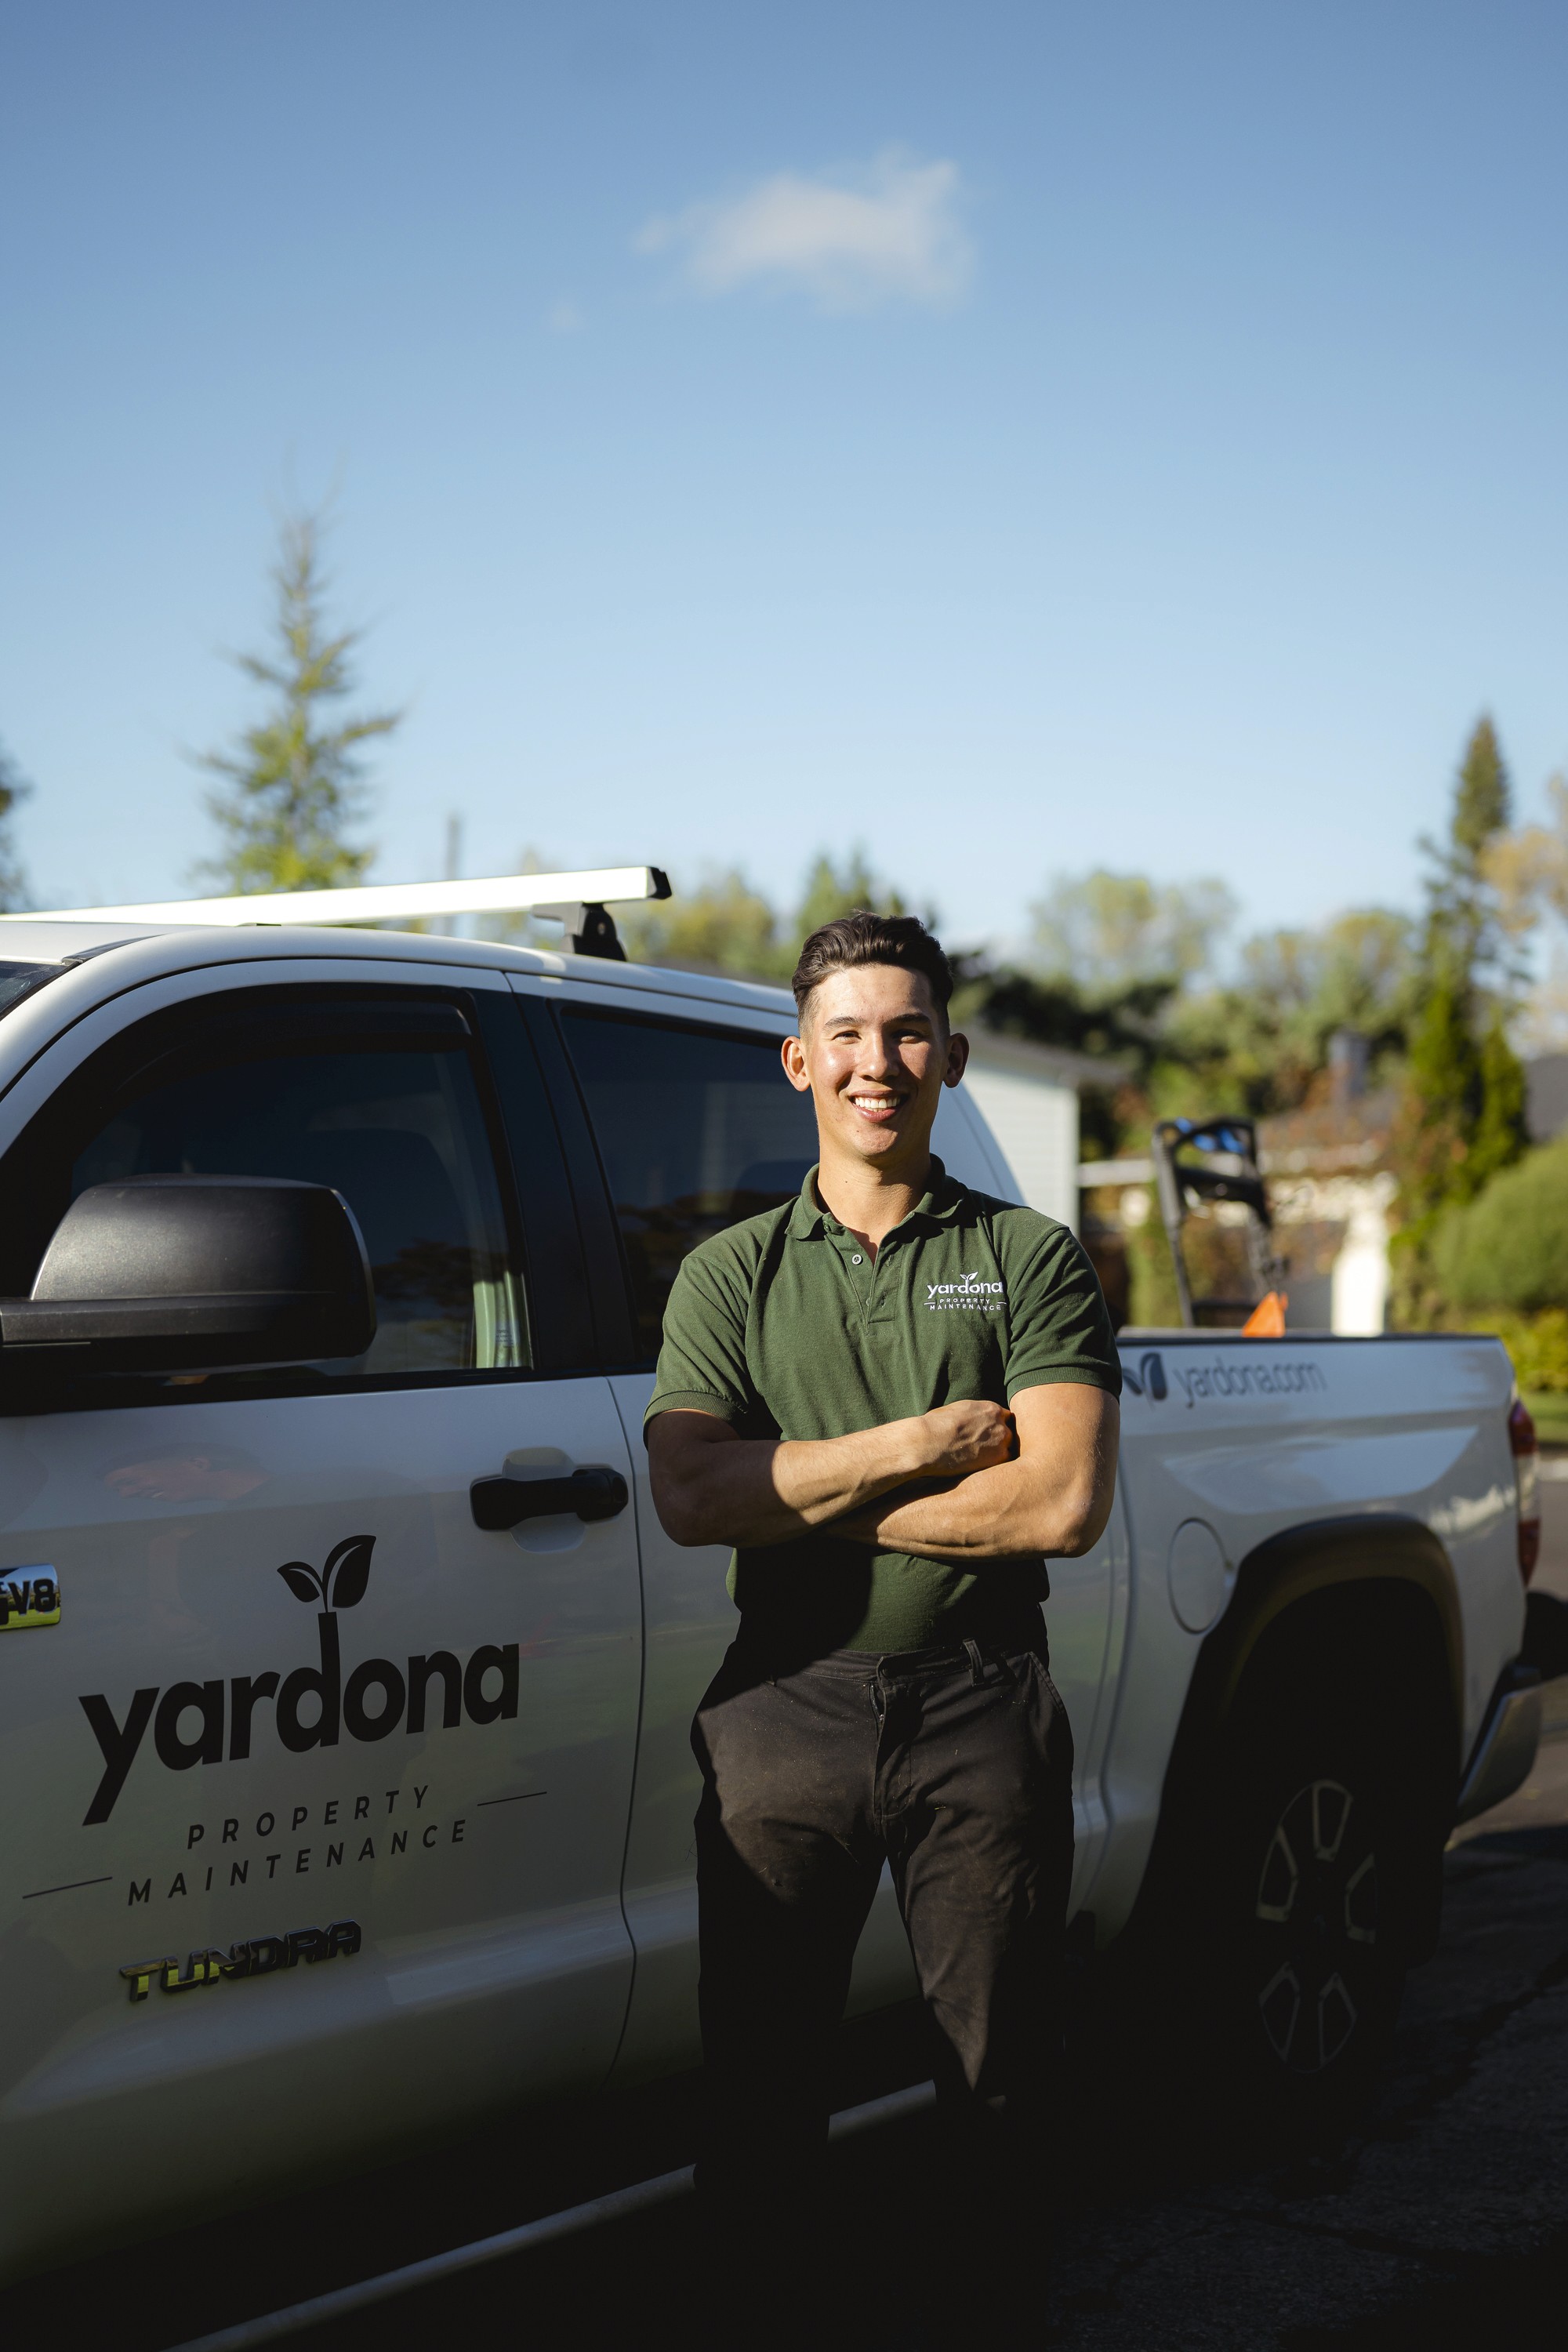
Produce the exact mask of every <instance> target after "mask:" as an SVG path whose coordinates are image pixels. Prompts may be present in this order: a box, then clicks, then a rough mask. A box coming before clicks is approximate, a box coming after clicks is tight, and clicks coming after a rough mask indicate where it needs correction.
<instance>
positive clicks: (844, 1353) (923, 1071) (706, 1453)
mask: <svg viewBox="0 0 1568 2352" xmlns="http://www.w3.org/2000/svg"><path fill="white" fill-rule="evenodd" d="M951 993H952V973H951V971H950V969H949V966H948V962H947V959H946V957H945V956H944V955H943V953H942V949H941V947H940V945H939V944H938V942H937V940H935V939H933V938H932V937H931V935H930V933H928V932H927V931H926V929H924V927H923V925H922V924H921V923H919V922H918V921H916V920H914V919H912V918H910V917H900V918H888V919H884V918H881V917H878V916H874V915H869V914H855V915H848V916H845V917H843V918H842V919H840V920H838V921H837V922H833V923H828V924H826V925H825V926H824V928H823V929H821V930H818V931H816V932H814V933H813V935H812V937H811V938H810V939H809V940H807V941H806V943H805V949H804V950H803V951H802V954H801V959H800V963H799V966H798V969H797V970H796V972H795V1002H796V1004H797V1006H798V1007H799V1013H800V1031H799V1034H798V1036H795V1037H791V1038H789V1039H788V1040H787V1041H786V1043H785V1045H784V1070H785V1074H786V1076H788V1079H789V1082H790V1084H791V1085H792V1086H793V1087H795V1088H796V1089H797V1091H799V1092H801V1093H803V1094H804V1093H805V1092H807V1091H809V1093H810V1094H811V1097H812V1100H813V1104H814V1107H815V1109H816V1124H817V1138H818V1147H819V1150H820V1155H821V1156H820V1159H819V1161H818V1164H817V1166H816V1168H814V1169H813V1170H812V1171H811V1172H810V1174H809V1175H808V1176H807V1178H806V1180H805V1184H804V1186H803V1187H802V1190H801V1192H800V1195H799V1197H798V1199H796V1200H795V1202H793V1203H791V1204H790V1205H788V1206H786V1207H784V1208H782V1209H776V1210H770V1211H768V1212H766V1213H764V1214H763V1215H762V1216H758V1217H752V1218H750V1219H748V1220H747V1221H746V1222H745V1223H742V1224H739V1225H734V1226H731V1228H730V1229H729V1230H728V1231H727V1232H725V1233H722V1234H718V1235H717V1236H715V1238H714V1239H713V1240H711V1241H710V1242H707V1243H704V1244H703V1245H702V1246H701V1247H700V1249H698V1250H696V1251H694V1252H693V1254H692V1255H690V1256H689V1258H687V1260H686V1261H685V1263H684V1265H682V1266H681V1269H680V1272H679V1276H678V1277H677V1280H676V1283H675V1286H674V1288H673V1290H672V1292H671V1295H670V1301H669V1307H668V1312H667V1315H666V1318H665V1325H664V1345H663V1349H662V1352H661V1354H660V1357H659V1362H658V1379H657V1381H656V1383H655V1391H654V1395H653V1399H652V1402H650V1404H649V1406H648V1409H647V1445H648V1454H649V1468H650V1472H651V1476H652V1484H653V1494H654V1500H655V1503H656V1505H657V1507H658V1515H659V1517H660V1519H661V1521H662V1522H663V1525H664V1527H665V1528H666V1530H667V1531H668V1534H669V1535H670V1536H671V1537H672V1538H674V1540H675V1541H676V1542H677V1543H681V1544H708V1543H715V1542H721V1543H727V1544H730V1545H731V1546H733V1548H734V1559H733V1562H732V1565H731V1583H730V1589H731V1595H732V1597H733V1599H734V1600H735V1602H736V1604H737V1606H738V1607H739V1609H740V1612H741V1623H740V1628H739V1632H738V1633H737V1636H736V1639H735V1643H734V1644H733V1646H732V1648H731V1651H730V1653H729V1654H728V1656H727V1657H726V1659H725V1661H724V1664H723V1665H722V1666H721V1669H720V1672H719V1674H718V1676H717V1677H716V1679H715V1681H714V1682H713V1684H712V1685H711V1687H710V1689H709V1691H708V1693H707V1695H706V1696H705V1697H704V1698H703V1700H702V1702H701V1705H700V1708H699V1710H698V1715H697V1721H696V1724H695V1726H694V1728H693V1743H694V1746H695V1748H696V1750H697V1754H698V1758H699V1761H700V1763H701V1766H702V1769H703V1776H704V1789H703V1795H702V1800H701V1804H700V1810H699V1813H698V1820H697V1852H698V1887H699V1900H700V1955H701V1986H700V2004H701V2016H702V2034H703V2049H704V2054H705V2059H706V2064H707V2072H708V2075H709V2082H710V2131H709V2140H708V2145H707V2147H706V2149H705V2152H704V2156H703V2159H702V2162H701V2165H700V2168H699V2180H700V2187H701V2189H702V2190H703V2193H704V2196H705V2198H706V2200H708V2201H709V2204H710V2210H720V2211H721V2212H723V2213H725V2214H727V2215H728V2216H729V2217H730V2220H731V2222H732V2223H733V2226H734V2228H735V2229H736V2230H737V2231H741V2232H742V2234H743V2233H744V2231H746V2229H747V2228H748V2227H750V2226H752V2225H754V2224H755V2223H756V2222H757V2221H758V2219H759V2217H762V2218H764V2219H766V2220H770V2221H773V2222H774V2223H776V2222H777V2221H779V2220H780V2218H781V2217H782V2216H783V2215H784V2214H785V2213H787V2212H791V2211H794V2210H798V2206H799V2200H800V2198H801V2196H802V2194H803V2193H804V2191H805V2189H806V2187H807V2185H808V2184H809V2183H810V2181H811V2179H812V2177H813V2175H814V2173H815V2171H816V2168H817V2167H818V2164H819V2160H820V2152H821V2149H822V2146H823V2141H824V2137H825V2130H826V2088H825V2081H826V2068H825V2059H826V2054H827V2053H828V2052H829V2050H830V2047H831V2042H832V2037H833V2032H834V2029H835V2027H836V2026H837V2022H838V2020H839V2018H840V2016H841V2015H842V2012H843V2008H844V2001H845V1996H846V1993H847V1987H848V1981H849V1970H850V1963H851V1960H852V1958H853V1956H854V1950H855V1945H856V1942H857V1939H858V1936H859V1933H860V1930H861V1927H862V1926H863V1925H864V1923H865V1919H866V1916H867V1913H868V1909H869V1907H870V1904H871V1900H872V1896H873V1895H874V1893H875V1891H876V1887H877V1884H878V1881H879V1876H880V1874H881V1869H882V1865H883V1863H884V1861H887V1862H888V1863H889V1864H890V1865H891V1871H892V1877H893V1884H894V1886H895V1888H896V1890H897V1894H898V1898H899V1903H900V1908H901V1911H902V1914H903V1918H904V1924H905V1927H906V1929H907V1931H908V1934H909V1938H910V1948H911V1949H912V1952H913V1955H914V1960H915V1966H916V1970H917V1973H918V1976H919V1979H920V1986H921V1994H922V1996H923V1999H924V2002H925V2006H926V2011H927V2014H928V2017H929V2019H930V2022H931V2027H932V2028H933V2032H932V2063H933V2065H934V2069H935V2073H936V2079H937V2087H938V2094H939V2098H940V2099H941V2101H942V2105H943V2106H944V2107H945V2108H946V2110H947V2112H948V2115H949V2117H950V2120H951V2122H952V2124H953V2125H954V2126H956V2138H957V2141H958V2144H959V2145H960V2147H963V2149H964V2150H966V2151H967V2153H966V2154H965V2155H964V2156H963V2158H961V2159H960V2163H959V2170H960V2172H961V2173H962V2174H963V2177H964V2178H965V2179H967V2180H968V2181H969V2182H970V2184H971V2186H973V2185H974V2184H976V2183H977V2182H979V2181H980V2180H981V2179H983V2178H984V2179H990V2181H991V2182H992V2183H993V2185H997V2184H998V2183H999V2181H1000V2178H1001V2174H1000V2172H999V2171H998V2168H997V2167H996V2165H995V2164H994V2162H993V2161H992V2160H991V2158H989V2157H988V2155H987V2153H986V2151H987V2149H988V2148H989V2147H991V2146H992V2144H993V2143H994V2140H995V2137H996V2126H997V2118H998V2117H999V2116H1000V2117H1003V2118H1006V2119H1008V2120H1010V2121H1011V2122H1012V2123H1014V2124H1016V2123H1017V2122H1019V2121H1022V2122H1024V2123H1026V2124H1029V2123H1033V2122H1036V2121H1037V2119H1038V2116H1039V2113H1040V2108H1041V2103H1042V2100H1043V2097H1044V2095H1045V2088H1046V2084H1047V2073H1048V2062H1049V2055H1050V2042H1051V2035H1052V2024H1053V2018H1052V2010H1053V2000H1052V1994H1053V1979H1054V1976H1055V1971H1056V1965H1057V1960H1058V1952H1059V1948H1060V1943H1061V1937H1062V1931H1063V1925H1064V1919H1065V1913H1066V1905H1067V1897H1068V1880H1069V1877H1070V1874H1071V1865H1072V1801H1071V1780H1072V1746H1071V1735H1070V1733H1069V1730H1068V1723H1067V1719H1066V1716H1065V1713H1064V1711H1063V1708H1062V1706H1061V1702H1060V1700H1059V1698H1058V1696H1057V1694H1056V1691H1055V1690H1054V1688H1053V1686H1052V1685H1051V1682H1050V1680H1049V1675H1048V1672H1047V1651H1046V1640H1045V1633H1044V1627H1043V1623H1042V1619H1041V1612H1040V1603H1041V1601H1042V1600H1043V1599H1044V1598H1045V1597H1046V1595H1047V1591H1048V1590H1049V1587H1048V1583H1047V1574H1046V1570H1045V1558H1046V1556H1047V1554H1050V1553H1058V1554H1063V1555H1066V1556H1068V1557H1073V1556H1076V1555H1077V1554H1079V1553H1081V1552H1084V1551H1087V1550H1088V1549H1089V1547H1090V1546H1091V1545H1092V1544H1093V1543H1094V1542H1095V1541H1096V1540H1097V1539H1098V1538H1099V1536H1100V1531H1101V1529H1102V1528H1103V1527H1104V1525H1105V1522H1106V1519H1107V1517H1109V1514H1110V1504H1111V1496H1112V1490H1113V1487H1114V1484H1115V1476H1116V1442H1117V1420H1118V1405H1117V1402H1116V1400H1117V1397H1118V1395H1119V1393H1120V1388H1121V1371H1120V1366H1119V1363H1118V1359H1117V1355H1116V1350H1115V1348H1114V1345H1113V1343H1112V1338H1111V1330H1110V1321H1109V1318H1108V1317H1107V1315H1106V1311H1105V1305H1104V1301H1103V1299H1102V1297H1101V1296H1100V1286H1099V1284H1098V1283H1097V1281H1096V1279H1095V1276H1094V1272H1093V1269H1092V1267H1091V1266H1090V1265H1089V1261H1088V1259H1087V1258H1086V1256H1085V1255H1084V1254H1083V1252H1082V1250H1081V1249H1080V1248H1079V1245H1078V1244H1077V1242H1076V1241H1075V1240H1074V1239H1073V1236H1072V1235H1071V1234H1069V1233H1068V1231H1067V1230H1066V1228H1065V1227H1063V1226H1060V1225H1058V1224H1055V1223H1053V1222H1052V1221H1051V1220H1050V1219H1049V1218H1048V1217H1044V1216H1041V1215H1039V1214H1037V1213H1036V1212H1035V1211H1033V1210H1030V1209H1025V1208H1018V1207H1014V1206H1009V1205H1007V1204H1005V1203H1004V1202H1000V1201H997V1200H994V1199H991V1198H989V1197H987V1196H986V1195H984V1194H982V1193H977V1192H969V1191H968V1190H967V1189H966V1188H965V1187H964V1186H963V1185H962V1184H960V1183H958V1182H956V1181H954V1180H953V1179H952V1177H950V1176H949V1175H948V1174H947V1173H946V1171H945V1170H944V1169H943V1167H942V1162H941V1161H940V1160H937V1159H934V1158H933V1157H932V1155H931V1125H932V1121H933V1120H934V1118H935V1117H936V1110H937V1105H938V1103H939V1101H940V1099H941V1096H942V1088H943V1087H944V1086H946V1087H955V1086H957V1085H958V1083H959V1081H960V1079H961V1078H962V1077H963V1069H964V1064H965V1061H966V1059H967V1057H968V1045H967V1042H966V1040H965V1039H964V1038H963V1037H962V1036H960V1035H954V1034H950V1031H949V1025H948V1016H947V1005H948V999H949V997H950V995H951ZM1005 2168H1006V2167H1005V2165H1004V2166H1003V2168H1002V2169H1003V2170H1005Z"/></svg>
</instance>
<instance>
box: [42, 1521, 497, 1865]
mask: <svg viewBox="0 0 1568 2352" xmlns="http://www.w3.org/2000/svg"><path fill="white" fill-rule="evenodd" d="M374 1546H375V1538H374V1536H350V1537H348V1538H346V1539H345V1540H344V1541H343V1542H342V1543H340V1544H336V1545H334V1546H333V1548H332V1549H331V1552H329V1553H328V1555H327V1560H326V1565H325V1567H323V1568H321V1569H314V1568H311V1567H310V1566H309V1564H308V1563H307V1562H306V1561H304V1560H302V1559H290V1560H286V1561H285V1562H284V1564H283V1566H282V1567H281V1568H280V1569H279V1571H278V1573H279V1576H280V1577H281V1578H282V1580H283V1581H284V1583H285V1584H286V1585H287V1586H288V1588H289V1591H290V1592H291V1593H292V1594H293V1596H294V1598H295V1600H296V1601H303V1602H304V1603H305V1605H306V1607H307V1608H316V1609H318V1611H319V1613H318V1615H317V1618H316V1629H317V1647H318V1652H319V1655H320V1661H321V1663H320V1664H319V1665H308V1666H295V1667H294V1668H293V1670H292V1671H291V1672H286V1671H284V1670H282V1669H281V1668H279V1667H277V1666H269V1667H268V1669H267V1671H266V1673H265V1674H259V1675H231V1676H230V1677H228V1679H227V1680H225V1679H224V1678H223V1677H222V1676H218V1675H215V1676H214V1677H213V1679H212V1680H211V1681H210V1682H200V1683H188V1682H178V1683H171V1684H170V1685H169V1687H168V1688H167V1690H165V1691H163V1692H162V1693H160V1691H159V1689H158V1687H157V1685H155V1684H154V1685H153V1686H152V1687H151V1688H149V1689H145V1690H139V1691H136V1692H134V1693H132V1697H131V1701H130V1704H129V1705H128V1706H127V1707H126V1709H125V1718H124V1721H123V1722H121V1720H120V1718H119V1717H118V1716H117V1715H116V1714H115V1711H114V1709H113V1707H112V1706H110V1703H109V1699H108V1697H107V1696H105V1694H104V1693H103V1692H102V1691H94V1692H92V1693H90V1694H89V1695H87V1696H83V1697H82V1698H81V1699H80V1700H79V1706H80V1707H81V1709H82V1712H83V1714H84V1715H85V1716H86V1717H87V1719H88V1721H89V1724H90V1725H91V1726H92V1733H93V1738H95V1739H96V1740H97V1742H98V1745H99V1748H100V1751H101V1753H102V1757H103V1777H102V1779H101V1780H100V1781H99V1784H98V1787H97V1789H96V1790H95V1791H94V1792H93V1798H92V1801H91V1803H90V1804H89V1807H88V1809H87V1811H86V1814H85V1815H84V1816H83V1824H82V1825H83V1827H84V1828H86V1827H89V1826H90V1825H91V1824H92V1823H93V1822H106V1821H107V1820H108V1819H109V1817H110V1813H111V1812H112V1811H114V1804H115V1800H116V1799H117V1798H118V1796H119V1794H120V1792H121V1789H123V1788H124V1786H125V1782H126V1779H127V1777H128V1775H129V1773H130V1770H131V1767H132V1764H133V1763H134V1761H135V1759H136V1753H137V1750H138V1748H140V1747H141V1745H142V1738H144V1736H145V1734H146V1731H147V1727H148V1725H149V1724H151V1725H152V1727H153V1750H154V1752H155V1754H156V1756H157V1759H158V1761H159V1763H160V1764H162V1765H163V1767H164V1769H166V1770H168V1771H171V1772H184V1771H187V1770H189V1769H190V1767H191V1766H192V1765H193V1764H222V1763H224V1762H225V1761H228V1762H230V1763H235V1762H238V1761H239V1760H240V1759H242V1758H244V1757H247V1756H248V1755H249V1754H250V1741H251V1733H252V1729H253V1718H254V1717H255V1716H256V1712H257V1709H258V1707H261V1706H267V1707H270V1709H271V1713H272V1722H273V1727H274V1730H275V1732H276V1735H277V1738H278V1739H279V1744H280V1745H281V1746H282V1747H284V1748H287V1749H288V1750H289V1753H290V1754H291V1755H294V1756H302V1755H304V1754H305V1753H306V1752H307V1750H308V1749H310V1748H335V1747H337V1745H338V1743H339V1741H340V1740H341V1739H342V1738H344V1737H345V1736H346V1737H347V1738H350V1739H358V1740H376V1739H385V1738H387V1737H388V1735H389V1734H391V1733H393V1732H397V1731H403V1732H421V1731H424V1730H425V1728H426V1718H427V1717H428V1716H429V1715H430V1714H432V1713H433V1712H435V1710H434V1709H432V1707H431V1696H432V1692H431V1686H432V1685H435V1686H436V1690H437V1692H438V1694H439V1696H438V1697H437V1700H436V1707H437V1708H438V1710H439V1715H438V1720H439V1722H440V1726H441V1728H442V1729H443V1731H454V1730H456V1729H457V1728H458V1725H459V1724H460V1723H461V1722H462V1720H463V1717H465V1715H466V1716H467V1717H468V1721H469V1722H470V1723H497V1722H502V1721H505V1722H510V1720H511V1719H512V1718H513V1717H515V1716H516V1714H517V1696H518V1654H519V1644H518V1643H516V1642H504V1643H493V1642H487V1643H481V1644H480V1646H479V1648H478V1649H477V1650H473V1651H471V1652H470V1653H469V1655H468V1660H467V1663H466V1664H465V1663H464V1662H463V1661H462V1660H461V1659H459V1658H458V1656H457V1654H456V1653H455V1652H453V1651H451V1650H432V1651H430V1652H429V1653H428V1654H426V1655H424V1656H416V1657H412V1658H409V1659H408V1660H407V1671H406V1673H405V1670H404V1667H403V1665H401V1664H397V1663H395V1661H394V1660H393V1659H391V1658H363V1659H361V1661H360V1663H359V1664H358V1665H356V1666H354V1667H353V1669H352V1670H351V1671H350V1672H349V1674H348V1675H346V1676H345V1675H344V1673H343V1668H342V1654H341V1650H340V1645H339V1640H338V1615H337V1612H338V1611H339V1610H340V1609H354V1608H357V1607H358V1605H359V1603H360V1602H361V1601H363V1598H364V1593H365V1587H366V1585H367V1584H368V1583H369V1581H370V1556H371V1553H372V1551H373V1550H374ZM487 1676H488V1677H491V1678H493V1680H494V1681H495V1682H496V1683H498V1684H499V1688H489V1689H487V1688H486V1678H487ZM154 1710H156V1712H155V1713H154ZM190 1717H195V1730H187V1729H186V1727H185V1726H186V1722H187V1721H188V1719H189V1718H190ZM431 1727H432V1728H434V1726H433V1725H432V1726H431Z"/></svg>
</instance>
